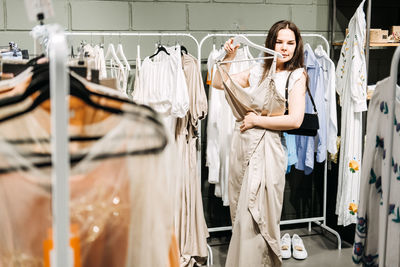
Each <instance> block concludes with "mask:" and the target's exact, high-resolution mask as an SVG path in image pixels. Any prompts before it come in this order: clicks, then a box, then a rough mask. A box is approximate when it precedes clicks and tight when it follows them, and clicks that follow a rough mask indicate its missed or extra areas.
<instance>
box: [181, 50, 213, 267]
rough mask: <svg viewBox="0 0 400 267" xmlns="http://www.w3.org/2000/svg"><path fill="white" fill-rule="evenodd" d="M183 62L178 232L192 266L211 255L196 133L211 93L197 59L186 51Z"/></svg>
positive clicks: (184, 262) (184, 263)
mask: <svg viewBox="0 0 400 267" xmlns="http://www.w3.org/2000/svg"><path fill="white" fill-rule="evenodd" d="M182 66H183V70H184V73H185V78H186V83H187V88H188V95H189V111H188V112H187V113H186V116H185V117H183V118H178V119H177V124H176V131H175V132H176V145H177V150H178V155H177V157H178V161H179V162H180V163H181V164H180V167H181V168H180V171H181V172H180V173H179V174H178V177H179V178H180V183H181V184H182V187H181V191H180V203H181V208H180V209H179V210H178V209H177V210H176V211H175V212H178V213H179V221H178V222H177V227H176V235H177V238H178V245H179V250H180V254H181V255H180V266H181V267H192V266H195V264H196V262H199V263H204V262H205V260H206V257H207V237H208V236H209V234H208V230H207V225H206V221H205V218H204V211H203V201H202V198H201V184H200V181H201V179H200V177H199V175H198V161H197V149H196V142H197V141H198V137H197V135H196V132H197V126H198V121H199V120H200V119H202V118H204V117H205V115H206V114H207V97H206V94H205V91H204V85H203V80H202V78H201V75H200V70H199V66H198V64H197V60H196V59H195V58H194V57H193V56H191V55H186V54H184V55H183V56H182Z"/></svg>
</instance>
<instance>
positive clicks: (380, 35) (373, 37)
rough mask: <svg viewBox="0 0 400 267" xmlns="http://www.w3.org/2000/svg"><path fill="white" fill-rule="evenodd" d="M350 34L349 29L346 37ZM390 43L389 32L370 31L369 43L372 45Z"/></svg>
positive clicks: (380, 30)
mask: <svg viewBox="0 0 400 267" xmlns="http://www.w3.org/2000/svg"><path fill="white" fill-rule="evenodd" d="M348 33H349V29H346V36H347V34H348ZM388 41H389V31H388V30H382V29H370V30H369V42H370V43H386V42H388Z"/></svg>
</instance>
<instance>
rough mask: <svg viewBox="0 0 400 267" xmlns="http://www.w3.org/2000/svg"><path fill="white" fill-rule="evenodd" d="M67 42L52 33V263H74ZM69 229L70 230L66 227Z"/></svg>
mask: <svg viewBox="0 0 400 267" xmlns="http://www.w3.org/2000/svg"><path fill="white" fill-rule="evenodd" d="M67 51H68V50H67V42H66V39H65V35H64V34H63V33H57V34H54V35H50V43H49V56H50V59H51V60H50V102H51V132H52V135H51V146H52V153H51V161H52V166H56V168H52V177H51V184H52V189H53V190H52V213H53V216H52V217H53V223H52V227H53V242H54V243H53V244H54V252H55V253H54V258H53V257H51V258H50V261H51V265H52V266H59V267H68V266H72V263H73V262H72V260H73V257H72V250H71V248H70V246H69V238H70V236H69V233H70V231H69V229H70V226H69V224H70V216H69V195H70V194H69V169H70V164H69V152H68V105H67V98H66V96H67V94H68V93H67V92H68V91H69V80H68V75H67V57H68V52H67ZM66 229H67V230H66Z"/></svg>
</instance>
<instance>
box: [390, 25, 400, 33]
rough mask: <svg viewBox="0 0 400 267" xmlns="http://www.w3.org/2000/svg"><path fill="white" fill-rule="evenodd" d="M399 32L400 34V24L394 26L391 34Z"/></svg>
mask: <svg viewBox="0 0 400 267" xmlns="http://www.w3.org/2000/svg"><path fill="white" fill-rule="evenodd" d="M394 32H397V33H399V34H400V26H392V29H391V32H390V34H392V33H394Z"/></svg>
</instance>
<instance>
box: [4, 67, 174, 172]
mask: <svg viewBox="0 0 400 267" xmlns="http://www.w3.org/2000/svg"><path fill="white" fill-rule="evenodd" d="M43 65H44V66H40V67H37V68H36V71H37V72H36V73H34V75H33V77H32V82H31V84H30V85H29V86H28V88H27V89H26V90H25V92H24V93H23V94H21V95H17V96H12V97H8V98H3V99H0V108H1V107H5V106H8V105H12V104H15V103H18V102H21V101H23V100H25V99H26V98H27V97H29V96H31V95H33V94H34V93H37V92H39V95H38V96H37V97H36V98H35V99H34V100H33V103H32V104H31V105H30V106H29V107H28V108H26V109H24V110H22V111H19V112H16V113H14V114H10V115H8V116H6V117H3V118H0V122H3V121H6V120H10V119H12V118H15V117H18V116H21V115H23V114H25V113H27V112H30V111H32V110H34V109H35V108H36V107H37V106H39V105H40V104H42V103H43V102H44V101H46V100H48V99H49V98H50V85H49V72H48V64H43ZM46 65H47V66H46ZM35 67H36V66H35ZM70 95H72V96H75V97H77V98H79V99H81V100H82V101H84V102H85V103H86V104H88V105H89V106H91V107H93V108H96V109H101V110H104V111H107V112H109V113H113V114H118V115H123V114H127V116H128V117H129V118H132V119H135V118H136V119H139V120H140V121H143V119H144V120H146V121H148V122H149V123H153V124H155V126H156V127H157V128H160V129H163V126H162V123H161V122H160V121H159V120H158V119H157V115H156V113H155V111H154V110H152V109H151V108H149V107H147V106H146V109H147V110H150V111H151V112H150V114H142V113H140V112H134V111H125V110H121V109H118V108H114V107H109V106H104V105H100V104H98V103H96V102H94V101H92V99H91V97H90V96H91V95H97V96H100V97H104V98H109V99H113V100H117V101H121V102H126V103H129V104H131V105H134V106H141V107H143V105H138V104H136V103H134V102H131V101H129V100H125V99H120V98H117V97H113V96H109V95H103V94H99V93H96V92H92V91H90V90H88V89H87V88H86V87H85V85H84V84H82V83H81V82H80V81H79V80H77V79H76V78H75V77H73V76H70ZM157 132H158V134H159V136H160V137H161V144H160V145H158V146H154V147H150V148H146V149H140V150H135V151H125V152H120V153H105V154H100V155H96V156H95V157H94V158H93V159H94V160H96V159H106V158H112V157H121V156H126V155H139V154H140V155H142V154H149V153H151V154H154V153H158V152H161V151H162V150H163V149H164V147H165V146H166V144H167V138H166V135H165V132H164V131H163V130H158V131H157ZM99 138H102V136H95V137H93V136H91V137H72V140H73V141H91V140H98V139H99ZM10 141H11V143H13V141H14V142H15V143H30V142H29V140H10ZM24 141H27V142H24ZM30 141H31V142H34V140H32V139H31V140H30ZM42 141H43V140H42ZM48 141H49V140H48ZM31 156H35V157H38V154H37V153H34V154H31ZM50 156H51V155H50V154H42V157H50ZM84 157H85V155H72V156H71V163H74V162H78V161H79V160H81V159H83V158H84ZM35 164H36V163H35ZM50 165H51V162H43V163H40V164H37V166H38V167H44V166H50ZM13 168H14V167H13ZM5 170H6V169H5ZM7 170H10V171H12V170H13V169H12V168H11V169H9V168H7ZM3 171H4V170H3Z"/></svg>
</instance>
